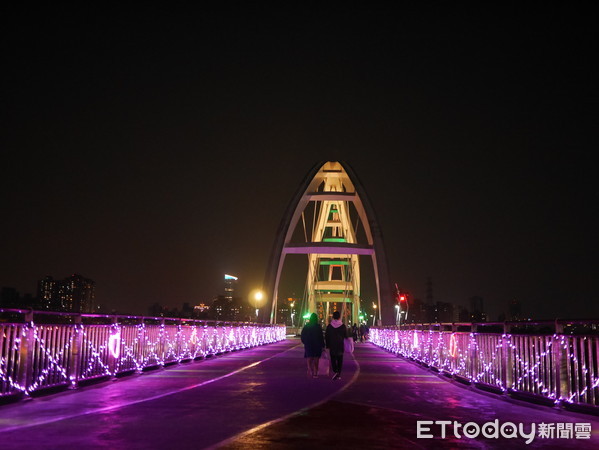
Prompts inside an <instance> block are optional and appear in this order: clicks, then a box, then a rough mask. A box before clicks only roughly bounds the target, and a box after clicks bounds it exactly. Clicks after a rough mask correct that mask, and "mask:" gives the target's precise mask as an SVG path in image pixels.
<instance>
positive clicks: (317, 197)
mask: <svg viewBox="0 0 599 450" xmlns="http://www.w3.org/2000/svg"><path fill="white" fill-rule="evenodd" d="M308 209H309V210H310V211H311V212H312V214H311V215H310V214H308V212H309V211H308ZM306 216H311V217H312V227H311V229H308V228H307V227H306V219H307V217H306ZM354 216H355V217H354ZM300 219H301V222H302V224H303V226H304V238H305V242H302V243H297V242H292V238H293V236H294V232H295V230H296V228H297V227H298V224H299V223H300ZM360 225H361V226H362V227H363V228H362V230H361V231H360V232H357V230H358V227H359V226H360ZM295 234H296V235H297V233H295ZM296 239H297V238H296ZM359 240H363V241H364V242H359ZM289 254H305V255H307V256H308V274H307V280H306V297H307V302H308V304H307V310H308V311H309V312H318V313H319V315H320V318H321V319H324V320H325V321H326V317H327V316H328V315H329V314H330V313H331V312H332V311H331V309H330V306H331V304H334V305H333V306H332V307H333V308H334V309H337V310H341V312H342V313H343V314H344V317H345V318H346V320H347V321H348V322H349V323H357V322H358V315H359V311H360V258H359V257H360V256H370V257H371V258H372V267H373V269H374V279H375V282H376V289H377V297H378V299H377V300H378V308H377V310H376V311H377V314H378V316H379V317H378V318H379V319H381V321H382V322H383V323H384V324H394V323H395V311H394V310H393V308H394V305H393V300H392V294H391V284H390V283H389V275H388V269H387V261H386V256H385V251H384V247H383V240H382V235H381V230H380V228H379V226H378V223H377V222H376V219H375V216H374V211H373V209H372V206H371V204H370V202H369V201H368V199H367V197H366V194H365V192H364V189H363V188H362V186H361V184H360V183H359V181H358V179H357V177H356V176H355V174H354V172H353V170H352V169H351V168H350V167H349V166H348V165H347V164H346V163H342V162H338V161H328V162H321V163H319V164H317V165H316V166H315V167H314V168H313V169H312V170H311V171H310V172H309V173H308V175H307V176H306V178H305V179H304V181H303V182H302V184H301V185H300V187H299V189H298V191H297V193H296V194H295V196H294V197H293V199H292V200H291V202H290V204H289V206H288V207H287V211H286V213H285V216H284V217H283V219H282V221H281V224H280V226H279V230H278V232H277V236H276V239H275V243H274V246H273V250H272V254H271V257H270V262H269V268H268V271H267V274H266V280H265V289H266V291H267V295H268V298H269V302H270V305H268V306H269V308H267V310H266V311H265V313H268V312H270V322H271V323H276V321H277V317H276V314H277V301H278V289H279V282H280V280H281V271H282V269H283V264H284V262H285V257H286V256H287V255H289ZM268 310H270V311H268ZM304 312H305V311H302V313H304Z"/></svg>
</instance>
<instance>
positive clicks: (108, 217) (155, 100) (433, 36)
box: [0, 2, 599, 319]
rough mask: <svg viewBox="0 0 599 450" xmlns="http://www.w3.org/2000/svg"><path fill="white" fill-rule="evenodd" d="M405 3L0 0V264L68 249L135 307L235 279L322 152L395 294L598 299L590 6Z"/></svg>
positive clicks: (13, 273) (204, 297) (565, 304)
mask: <svg viewBox="0 0 599 450" xmlns="http://www.w3.org/2000/svg"><path fill="white" fill-rule="evenodd" d="M420 4H421V5H422V7H420V8H416V7H413V8H409V7H406V8H403V9H391V8H390V7H387V6H384V5H383V4H379V5H378V6H376V5H375V4H370V3H369V4H368V6H366V5H367V4H366V3H364V4H363V5H364V6H362V7H361V8H358V9H354V8H351V9H349V7H344V8H329V9H326V8H323V7H322V6H320V5H318V4H316V3H315V4H313V5H312V6H310V5H307V4H304V3H301V4H300V3H295V4H294V5H295V7H291V6H285V7H283V6H279V7H277V8H274V7H272V6H268V7H267V6H266V5H265V6H261V5H252V6H248V7H247V8H245V9H238V8H232V7H231V8H229V9H225V8H223V9H220V10H217V9H202V10H199V9H193V10H192V9H190V10H185V9H182V7H175V6H171V7H168V8H167V7H165V8H164V9H159V8H154V9H148V7H147V6H144V7H143V8H144V9H139V8H137V9H126V8H125V7H121V6H119V8H118V9H114V10H106V9H100V8H98V9H94V8H91V7H89V6H86V8H87V9H78V10H77V9H72V8H73V6H71V5H69V6H68V7H66V6H60V5H55V4H53V5H52V7H51V9H48V10H46V11H44V10H40V9H36V10H35V11H25V10H15V9H11V8H12V7H6V6H5V7H3V11H2V17H3V25H2V47H3V48H2V67H3V68H2V71H1V73H2V97H1V98H2V116H1V128H2V130H1V137H0V139H1V148H2V153H1V156H0V158H1V160H0V161H1V164H0V166H1V169H2V170H1V174H2V176H1V177H0V183H1V185H0V186H1V191H0V192H1V194H0V212H1V216H2V220H0V286H10V287H14V288H16V289H17V290H19V291H20V292H21V293H22V294H23V293H28V292H29V293H32V294H35V290H36V283H37V280H39V279H41V278H42V277H44V276H45V275H53V276H54V277H55V278H65V277H67V276H69V275H71V274H72V273H80V274H82V275H84V276H85V277H88V278H91V279H93V280H94V281H95V282H96V298H97V300H98V301H99V302H100V303H101V304H103V305H105V306H106V307H108V308H109V309H113V308H114V309H117V310H118V311H119V312H123V313H134V314H147V313H148V306H150V305H151V304H152V303H155V302H158V303H161V304H163V305H166V306H168V307H171V308H172V307H179V308H180V307H181V304H182V303H183V302H190V303H192V304H198V303H200V302H207V301H209V300H210V299H212V298H213V297H214V296H215V295H217V294H220V293H222V290H223V283H222V278H223V274H224V273H231V274H235V275H237V276H239V277H240V286H239V289H240V294H244V293H247V292H248V291H249V290H250V289H252V288H254V287H258V286H260V285H261V284H262V281H263V278H264V271H265V269H266V263H267V261H268V257H269V254H270V250H271V246H272V244H273V240H274V234H275V232H276V230H277V226H278V224H279V222H280V220H281V218H282V216H283V213H284V211H285V208H286V207H287V204H288V202H289V201H290V200H291V198H292V196H293V194H294V193H295V191H296V189H297V188H298V186H299V184H300V182H301V181H302V179H303V178H304V176H305V175H306V174H307V173H308V171H309V170H310V169H311V168H312V167H313V166H314V165H315V164H316V163H317V162H319V161H324V160H342V161H346V162H347V163H349V164H350V165H351V166H352V167H353V169H354V170H355V172H356V173H357V175H358V177H359V178H360V180H361V182H362V184H363V186H364V188H365V189H366V192H367V193H368V195H369V198H370V200H371V202H372V204H373V206H374V209H375V211H376V214H377V217H378V219H379V223H380V225H381V228H382V232H383V237H384V240H385V245H386V250H387V256H388V260H389V266H390V272H391V279H392V280H393V281H394V282H397V283H398V284H399V285H400V287H402V288H403V289H405V290H408V291H409V292H410V293H411V294H412V295H413V296H414V297H420V298H425V296H426V280H427V277H431V280H432V283H433V295H434V300H439V301H449V302H453V303H457V304H464V305H465V306H467V305H468V299H469V298H470V297H472V296H475V295H478V296H481V297H483V299H484V304H485V307H486V309H487V310H488V312H489V313H490V314H491V316H490V318H491V319H496V316H497V314H498V313H500V312H502V311H503V310H504V309H505V305H507V303H508V302H509V301H510V300H512V299H517V300H519V301H521V302H522V304H523V310H524V312H525V314H526V315H527V316H530V317H532V318H538V319H541V318H555V317H557V316H559V317H562V318H598V317H599V295H598V293H597V288H598V283H597V280H598V279H599V277H598V275H599V270H598V263H597V250H598V231H599V219H598V217H599V214H598V205H599V182H598V176H597V162H596V161H595V160H594V158H593V156H594V154H596V153H597V149H598V146H597V110H598V103H599V102H598V96H597V83H598V80H599V76H598V75H599V74H598V70H597V55H598V54H599V51H598V48H597V47H598V46H597V23H598V22H597V19H598V17H597V14H596V13H595V11H594V10H590V9H576V8H578V6H576V7H574V6H569V5H570V3H568V4H567V3H562V5H563V6H562V7H552V8H551V9H549V7H548V6H547V5H545V4H539V6H538V9H535V10H532V8H531V9H530V10H522V9H520V7H515V6H514V7H512V8H508V7H507V6H506V5H505V4H502V5H501V6H497V7H496V8H495V9H493V8H492V7H490V6H488V5H485V6H481V5H480V4H479V5H477V6H475V7H472V6H468V7H466V6H456V5H449V4H445V6H444V7H439V6H438V5H437V4H433V3H425V2H421V3H420ZM566 5H568V6H566ZM483 7H484V8H485V9H479V8H483ZM7 8H8V9H7ZM346 8H348V9H346ZM304 281H305V280H303V279H299V280H297V282H296V284H293V283H291V285H289V286H288V287H286V289H287V291H286V292H283V293H282V294H283V296H285V295H286V294H287V293H289V294H290V293H291V292H292V291H294V292H295V293H296V294H297V295H301V294H302V292H303V286H304Z"/></svg>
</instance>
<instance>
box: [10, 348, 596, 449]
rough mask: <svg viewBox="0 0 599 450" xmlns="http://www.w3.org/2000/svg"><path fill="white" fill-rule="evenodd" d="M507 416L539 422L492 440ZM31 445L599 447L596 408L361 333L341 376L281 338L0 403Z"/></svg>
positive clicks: (13, 429)
mask: <svg viewBox="0 0 599 450" xmlns="http://www.w3.org/2000/svg"><path fill="white" fill-rule="evenodd" d="M418 421H450V422H451V423H449V424H447V425H440V424H432V423H431V424H424V423H421V425H420V427H421V428H420V434H421V436H420V437H419V436H418ZM468 422H473V425H469V426H468V427H469V428H468V427H467V429H466V434H468V433H470V434H471V435H473V434H474V433H475V432H476V431H477V430H476V428H477V427H478V428H480V427H482V426H483V425H485V424H488V423H491V424H490V425H485V426H486V427H487V428H485V431H486V432H487V434H488V435H489V436H491V437H485V436H484V435H483V434H482V432H480V431H479V436H478V437H476V438H467V437H465V436H464V432H463V431H462V430H463V427H464V425H466V424H467V423H468ZM506 422H512V423H514V424H516V425H518V424H524V427H523V431H524V432H525V433H527V434H529V433H530V431H531V426H535V427H536V430H535V433H533V435H531V437H530V438H529V439H530V440H531V443H530V444H526V443H525V441H526V440H527V438H525V437H522V436H521V435H519V434H518V433H516V434H515V435H516V436H515V437H513V438H509V439H508V438H505V437H502V436H501V434H500V433H497V434H498V438H495V437H494V436H493V431H494V428H493V427H496V428H497V429H498V430H500V427H501V426H502V425H506ZM542 423H544V424H546V425H545V426H544V428H545V429H546V430H548V431H547V432H548V433H549V432H553V436H554V438H553V439H550V438H542V437H540V436H541V435H540V434H539V432H540V431H539V428H540V427H543V426H542V425H541V424H542ZM583 424H589V426H590V429H591V433H590V439H580V438H581V437H584V436H585V430H586V429H588V427H587V426H586V425H583ZM456 425H457V427H456ZM552 425H553V430H551V429H552ZM506 426H507V425H506ZM425 427H428V429H426V428H425ZM442 427H445V437H442V432H443V430H442ZM585 427H586V428H585ZM456 434H457V435H458V436H460V437H459V438H458V437H456ZM504 434H509V429H508V428H505V429H504ZM422 435H429V436H432V437H430V438H424V437H423V436H422ZM533 436H534V439H532V437H533ZM558 436H570V437H569V438H567V437H559V438H558ZM577 437H578V439H577ZM37 447H43V448H61V449H64V448H74V447H78V448H86V449H93V448H111V449H120V448H127V449H154V448H183V449H187V448H189V449H200V448H224V449H245V448H252V449H254V448H265V449H271V448H281V449H294V448H298V449H299V448H302V449H305V448H310V449H319V448H331V447H340V448H346V449H350V448H351V449H353V448H359V449H379V448H380V449H382V448H579V449H585V448H599V418H597V417H596V416H591V415H586V414H577V413H571V412H565V411H561V410H558V409H555V408H549V407H546V406H537V405H532V404H528V403H525V402H521V401H515V400H511V399H505V398H498V396H496V395H494V394H488V393H484V392H481V391H480V390H477V389H474V388H469V387H466V386H463V385H460V384H458V383H455V382H450V381H447V380H446V379H444V378H443V377H442V376H440V375H438V374H435V373H433V372H431V371H429V370H427V369H424V368H422V367H420V366H418V365H416V364H414V363H412V362H409V361H405V360H403V359H401V358H397V357H396V356H394V355H392V354H390V353H387V352H386V351H384V350H381V349H379V348H377V347H375V346H374V345H372V344H369V343H364V344H357V345H356V351H355V353H354V355H353V357H352V356H350V357H347V356H346V360H345V362H344V371H343V374H342V380H341V381H332V380H331V379H330V377H325V376H321V377H319V378H318V379H313V378H311V377H307V375H306V366H305V362H304V359H303V348H302V346H301V345H300V344H299V341H298V340H297V339H289V340H287V341H284V342H280V343H276V344H270V345H266V346H262V347H258V348H255V349H249V350H243V351H239V352H232V353H227V354H225V355H221V356H218V357H213V358H209V359H207V360H204V361H196V362H191V363H185V364H180V365H176V366H171V367H168V368H166V369H162V370H159V371H155V372H149V373H144V374H141V375H133V376H130V377H125V378H122V379H118V380H117V381H108V382H104V383H100V384H97V385H93V386H87V387H85V388H80V389H78V390H73V391H67V392H62V393H59V394H54V395H49V396H46V397H40V398H35V399H33V400H25V401H22V402H19V403H14V404H9V405H3V406H0V448H2V449H5V448H6V449H14V448H19V449H20V448H37Z"/></svg>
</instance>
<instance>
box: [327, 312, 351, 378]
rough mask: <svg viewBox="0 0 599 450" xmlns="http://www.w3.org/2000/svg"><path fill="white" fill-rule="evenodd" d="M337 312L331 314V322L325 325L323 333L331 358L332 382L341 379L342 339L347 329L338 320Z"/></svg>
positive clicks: (339, 315) (345, 335) (338, 314)
mask: <svg viewBox="0 0 599 450" xmlns="http://www.w3.org/2000/svg"><path fill="white" fill-rule="evenodd" d="M340 317H341V314H340V313H339V311H335V312H334V313H333V320H331V323H329V324H328V325H327V328H326V331H325V343H326V347H327V348H328V349H329V355H330V357H331V368H332V369H333V380H340V379H341V368H342V367H343V352H344V339H345V338H346V337H347V329H346V328H345V325H344V324H343V322H342V321H341V319H340Z"/></svg>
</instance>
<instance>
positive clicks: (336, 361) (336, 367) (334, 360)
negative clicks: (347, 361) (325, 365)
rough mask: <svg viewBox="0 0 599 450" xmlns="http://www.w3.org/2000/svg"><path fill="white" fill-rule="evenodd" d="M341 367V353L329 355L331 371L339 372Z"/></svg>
mask: <svg viewBox="0 0 599 450" xmlns="http://www.w3.org/2000/svg"><path fill="white" fill-rule="evenodd" d="M341 367H343V353H341V354H340V355H331V368H332V369H333V372H335V373H338V374H341Z"/></svg>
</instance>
